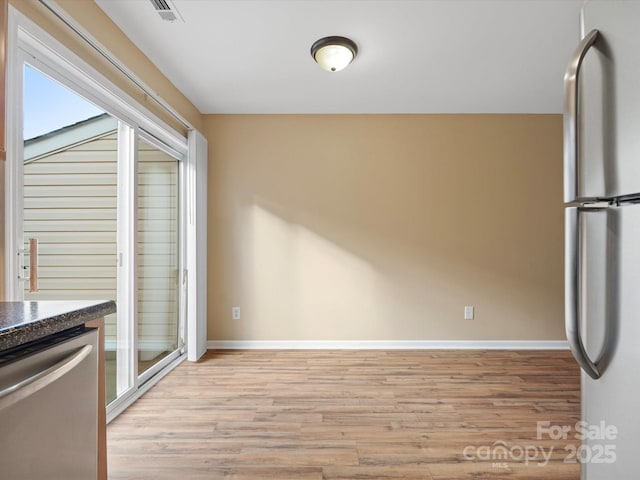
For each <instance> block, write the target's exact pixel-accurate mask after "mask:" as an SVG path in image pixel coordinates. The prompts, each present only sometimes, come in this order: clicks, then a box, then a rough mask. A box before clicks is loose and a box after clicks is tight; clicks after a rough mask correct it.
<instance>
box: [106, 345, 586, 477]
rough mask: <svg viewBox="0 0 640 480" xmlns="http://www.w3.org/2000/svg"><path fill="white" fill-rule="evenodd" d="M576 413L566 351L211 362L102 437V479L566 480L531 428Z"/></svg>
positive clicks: (241, 357)
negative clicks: (105, 471)
mask: <svg viewBox="0 0 640 480" xmlns="http://www.w3.org/2000/svg"><path fill="white" fill-rule="evenodd" d="M579 415H580V375H579V369H578V367H577V365H576V364H575V362H574V360H573V358H572V357H571V355H570V353H569V352H566V351H547V352H542V351H477V350H476V351H469V350H464V351H451V350H374V351H366V350H354V351H350V350H339V351H325V350H317V351H300V350H264V351H259V350H252V351H209V352H208V353H207V354H206V356H205V357H204V358H203V360H201V361H200V362H198V363H187V362H185V363H183V364H182V365H180V366H179V367H178V368H177V369H175V370H174V371H173V372H172V373H170V374H169V375H167V376H166V377H165V378H163V379H162V380H161V381H160V382H159V383H158V384H157V385H156V386H155V387H153V388H152V389H150V390H149V391H148V392H147V393H146V394H145V395H144V396H143V397H142V398H141V399H140V400H139V401H138V402H136V404H134V405H133V406H132V407H130V408H129V409H128V410H127V411H126V412H124V413H123V414H122V415H120V417H118V418H117V419H116V420H115V421H114V422H112V423H111V424H110V425H109V428H108V451H109V477H110V478H111V479H112V480H120V479H127V480H147V479H149V480H151V479H154V480H155V479H159V480H164V479H172V480H173V479H175V478H188V479H190V480H191V479H195V480H199V479H205V478H206V479H207V480H218V479H224V480H230V479H231V480H257V479H279V480H346V479H365V480H373V479H380V480H382V479H385V480H390V479H407V480H449V479H456V480H457V479H467V478H468V479H472V478H473V479H478V478H481V479H498V478H499V479H519V480H526V479H534V478H535V479H539V478H545V479H546V480H577V479H578V478H579V476H580V467H579V465H578V464H575V463H565V462H564V460H565V457H566V451H565V450H564V449H565V447H567V446H569V445H574V446H577V445H578V442H577V440H575V439H574V438H572V437H570V438H568V439H567V440H552V439H550V438H548V437H542V438H538V431H537V422H538V421H547V422H550V423H551V424H554V425H569V426H573V425H575V422H577V421H578V420H579ZM496 446H504V447H506V448H507V449H515V450H510V451H511V452H512V453H511V454H510V455H511V456H510V457H509V458H501V457H499V456H498V457H497V458H495V459H493V458H486V454H487V452H490V451H491V450H490V449H491V448H494V447H496ZM527 446H529V447H535V448H536V454H538V453H540V452H545V453H546V454H547V455H548V461H546V460H545V464H544V466H542V465H539V463H541V460H542V457H541V456H539V457H537V458H531V459H529V460H527V459H525V458H518V456H517V454H518V452H519V450H518V448H520V447H522V448H525V447H527ZM483 449H484V450H483ZM470 452H471V454H470ZM481 452H482V453H481Z"/></svg>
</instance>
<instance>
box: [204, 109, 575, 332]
mask: <svg viewBox="0 0 640 480" xmlns="http://www.w3.org/2000/svg"><path fill="white" fill-rule="evenodd" d="M204 132H205V134H206V136H207V139H208V141H209V155H210V167H209V212H210V214H209V326H208V327H209V339H212V340H242V339H245V340H387V339H388V340H408V339H409V340H410V339H413V340H435V339H438V340H445V339H451V340H456V339H496V340H499V339H523V340H526V339H541V340H542V339H545V340H546V339H558V340H559V339H564V338H565V337H564V331H563V323H562V317H563V312H562V305H563V298H562V292H563V284H562V282H563V273H562V255H563V252H562V238H563V233H562V203H561V201H562V197H561V188H562V187H561V178H562V170H561V163H562V161H561V155H562V138H561V135H562V125H561V117H560V116H559V115H364V116H358V115H343V116H334V115H308V116H295V115H291V116H289V115H206V116H205V117H204ZM235 305H238V306H241V307H242V319H241V320H240V321H233V320H231V307H232V306H235ZM465 305H474V306H475V307H476V318H475V320H472V321H465V320H463V307H464V306H465Z"/></svg>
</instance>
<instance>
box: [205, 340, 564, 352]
mask: <svg viewBox="0 0 640 480" xmlns="http://www.w3.org/2000/svg"><path fill="white" fill-rule="evenodd" d="M207 348H208V349H211V350H403V349H404V350H436V349H441V350H568V349H569V344H568V343H567V341H566V340H209V341H207Z"/></svg>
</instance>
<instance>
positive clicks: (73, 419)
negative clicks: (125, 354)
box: [0, 330, 98, 480]
mask: <svg viewBox="0 0 640 480" xmlns="http://www.w3.org/2000/svg"><path fill="white" fill-rule="evenodd" d="M97 342H98V335H97V330H85V331H83V332H80V333H79V334H77V335H74V336H72V337H71V338H70V339H66V340H63V341H61V342H60V343H57V344H54V345H52V346H49V347H43V348H42V349H36V350H35V351H34V352H33V353H30V354H28V355H26V356H23V357H20V358H17V359H15V360H13V361H10V362H8V363H6V364H2V365H0V478H3V479H5V478H6V479H7V480H9V479H10V480H36V479H47V480H58V479H59V480H93V479H95V478H96V477H97V471H98V462H97V451H98V446H97V439H98V433H97V429H98V396H97V395H98V344H97Z"/></svg>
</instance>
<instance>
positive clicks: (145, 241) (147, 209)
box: [136, 138, 181, 378]
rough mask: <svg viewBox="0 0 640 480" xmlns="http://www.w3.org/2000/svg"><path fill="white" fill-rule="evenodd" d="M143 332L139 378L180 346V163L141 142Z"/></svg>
mask: <svg viewBox="0 0 640 480" xmlns="http://www.w3.org/2000/svg"><path fill="white" fill-rule="evenodd" d="M137 151H138V174H137V202H136V203H137V218H138V228H137V230H138V232H137V258H138V261H137V267H138V275H137V289H138V306H137V314H138V318H137V327H138V342H137V343H138V347H137V348H138V356H137V362H138V365H137V367H138V375H140V376H141V378H145V377H146V376H147V375H148V374H149V372H152V371H154V366H157V365H161V364H162V361H163V360H164V359H166V358H168V357H170V356H171V355H172V354H174V352H176V351H177V350H178V348H179V347H180V343H181V342H180V339H181V328H180V322H179V321H178V320H179V319H180V295H179V292H180V283H179V282H180V274H179V272H180V264H181V262H180V238H179V233H180V189H179V173H180V172H179V162H178V160H177V159H176V158H175V157H173V156H171V155H169V154H168V153H167V152H165V151H163V150H162V149H161V148H159V147H158V146H157V144H156V145H154V144H153V143H151V141H150V140H146V139H144V138H139V139H138V145H137Z"/></svg>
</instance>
